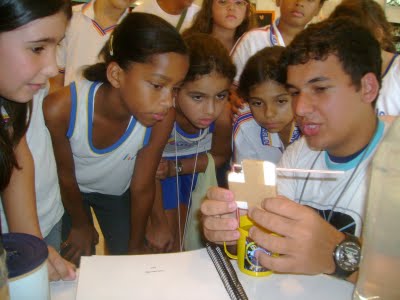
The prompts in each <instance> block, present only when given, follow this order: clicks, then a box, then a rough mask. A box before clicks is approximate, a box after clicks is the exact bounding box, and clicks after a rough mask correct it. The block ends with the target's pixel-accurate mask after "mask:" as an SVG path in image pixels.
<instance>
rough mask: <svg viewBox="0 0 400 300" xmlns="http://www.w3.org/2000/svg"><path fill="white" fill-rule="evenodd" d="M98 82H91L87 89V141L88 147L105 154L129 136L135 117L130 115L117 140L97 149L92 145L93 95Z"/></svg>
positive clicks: (134, 123)
mask: <svg viewBox="0 0 400 300" xmlns="http://www.w3.org/2000/svg"><path fill="white" fill-rule="evenodd" d="M99 84H100V82H93V83H92V85H91V87H90V90H89V96H88V98H89V99H88V101H87V103H88V142H89V146H90V149H91V150H92V151H93V152H94V153H97V154H105V153H108V152H112V151H113V150H115V149H117V148H118V147H119V146H120V145H121V144H122V143H123V142H125V141H126V139H127V138H128V137H129V136H130V134H131V133H132V131H133V128H134V127H135V125H136V119H135V118H133V116H132V117H131V121H130V123H129V126H128V128H127V129H126V130H125V132H124V134H123V135H122V136H121V137H120V138H119V140H118V141H117V142H116V143H115V144H113V145H111V146H109V147H107V148H104V149H98V148H96V147H95V146H94V145H93V114H94V96H95V90H96V87H97V86H98V85H99Z"/></svg>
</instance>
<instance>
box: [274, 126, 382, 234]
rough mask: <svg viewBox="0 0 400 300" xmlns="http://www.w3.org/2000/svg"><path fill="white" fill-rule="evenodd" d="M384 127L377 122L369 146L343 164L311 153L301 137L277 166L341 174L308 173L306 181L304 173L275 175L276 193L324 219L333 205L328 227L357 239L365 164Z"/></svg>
mask: <svg viewBox="0 0 400 300" xmlns="http://www.w3.org/2000/svg"><path fill="white" fill-rule="evenodd" d="M388 127H389V124H388V123H386V122H383V121H381V120H380V121H379V123H378V126H377V129H376V132H375V135H374V137H373V138H372V140H371V142H370V144H369V146H367V148H366V149H364V151H363V152H361V153H360V154H359V155H357V156H356V157H355V158H353V159H351V160H350V161H348V162H343V163H335V162H333V161H332V160H331V159H330V158H329V156H328V154H327V153H326V151H314V150H311V149H310V148H309V147H308V146H307V142H306V140H305V138H301V139H300V140H298V141H296V142H295V143H293V144H292V145H291V146H289V147H288V148H287V150H286V151H285V152H284V154H283V156H282V159H281V161H280V162H279V167H283V168H300V169H315V170H334V171H344V174H311V173H309V178H308V179H307V176H308V174H302V173H291V172H284V173H283V172H282V173H279V172H277V176H278V180H277V183H278V185H277V187H278V193H279V194H281V195H284V196H286V197H287V198H289V199H292V200H294V201H296V202H299V201H300V200H301V201H300V203H301V204H304V205H308V206H311V207H313V208H315V209H317V210H318V211H319V213H320V215H321V216H322V217H324V218H325V219H327V218H328V216H329V213H330V211H331V210H332V207H333V206H335V207H334V209H333V210H334V213H333V214H332V218H331V224H332V225H334V226H335V227H336V228H337V229H338V230H340V231H346V232H348V233H351V234H355V235H357V236H360V234H361V230H362V225H363V218H364V214H365V204H366V197H367V192H368V178H369V162H370V161H371V159H372V157H373V154H374V153H375V151H376V149H377V147H378V145H379V143H380V142H381V140H382V138H383V136H384V134H385V132H386V131H387V128H388ZM364 153H365V154H364ZM359 162H360V164H359ZM358 164H359V166H358V168H357V165H358ZM313 165H314V166H313ZM353 173H354V174H353ZM349 180H350V181H349ZM348 181H349V184H348V186H347V188H346V189H345V190H344V188H345V186H346V184H347V182H348ZM303 189H304V191H303V195H302V196H301V194H302V190H303ZM300 198H301V199H300ZM336 202H337V203H336ZM335 203H336V205H335Z"/></svg>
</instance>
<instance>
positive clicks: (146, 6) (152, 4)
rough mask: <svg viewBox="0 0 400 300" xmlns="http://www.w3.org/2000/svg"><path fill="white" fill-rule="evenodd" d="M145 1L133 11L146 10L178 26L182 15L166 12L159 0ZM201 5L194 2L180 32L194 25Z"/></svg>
mask: <svg viewBox="0 0 400 300" xmlns="http://www.w3.org/2000/svg"><path fill="white" fill-rule="evenodd" d="M142 2H143V3H142V4H140V5H138V6H137V7H136V8H135V9H134V10H133V12H144V13H148V14H153V15H156V16H159V17H160V18H163V19H164V20H165V21H167V22H168V23H170V24H171V25H172V26H174V27H175V28H176V26H177V25H178V22H179V19H180V17H181V15H180V14H179V15H171V14H169V13H167V12H165V11H164V10H163V9H162V8H161V7H160V5H158V3H157V0H143V1H142ZM199 10H200V7H199V6H198V5H197V4H194V3H192V4H191V5H190V6H189V7H188V9H187V12H186V16H185V19H184V20H183V23H182V26H181V28H180V30H179V32H183V31H184V30H185V29H187V28H189V27H190V26H192V23H193V20H194V18H195V16H196V14H197V13H198V12H199Z"/></svg>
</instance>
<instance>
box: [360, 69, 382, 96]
mask: <svg viewBox="0 0 400 300" xmlns="http://www.w3.org/2000/svg"><path fill="white" fill-rule="evenodd" d="M379 88H380V85H379V82H378V79H377V78H376V75H375V74H374V73H372V72H369V73H367V74H365V75H364V76H363V77H362V78H361V94H362V97H363V101H364V102H366V103H372V102H373V101H375V99H376V98H377V97H378V95H379Z"/></svg>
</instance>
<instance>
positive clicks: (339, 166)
mask: <svg viewBox="0 0 400 300" xmlns="http://www.w3.org/2000/svg"><path fill="white" fill-rule="evenodd" d="M384 129H385V124H384V123H383V122H382V121H381V120H378V124H377V127H376V131H375V134H374V136H373V137H372V140H371V142H370V143H369V145H368V147H367V148H366V149H365V150H364V151H367V153H366V154H365V155H364V160H365V159H367V157H368V156H369V155H370V154H371V152H372V151H373V150H374V149H375V148H376V147H377V146H378V143H379V141H380V140H381V138H382V136H383V133H384ZM364 151H362V152H361V153H359V155H358V156H357V157H356V158H354V159H352V160H351V161H349V162H345V163H334V162H333V161H331V160H330V159H329V156H328V153H327V152H326V151H325V163H326V166H327V167H328V169H329V170H336V171H347V170H350V169H353V168H355V167H356V166H357V164H358V163H359V162H360V159H361V157H362V156H363V154H362V153H363V152H364Z"/></svg>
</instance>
